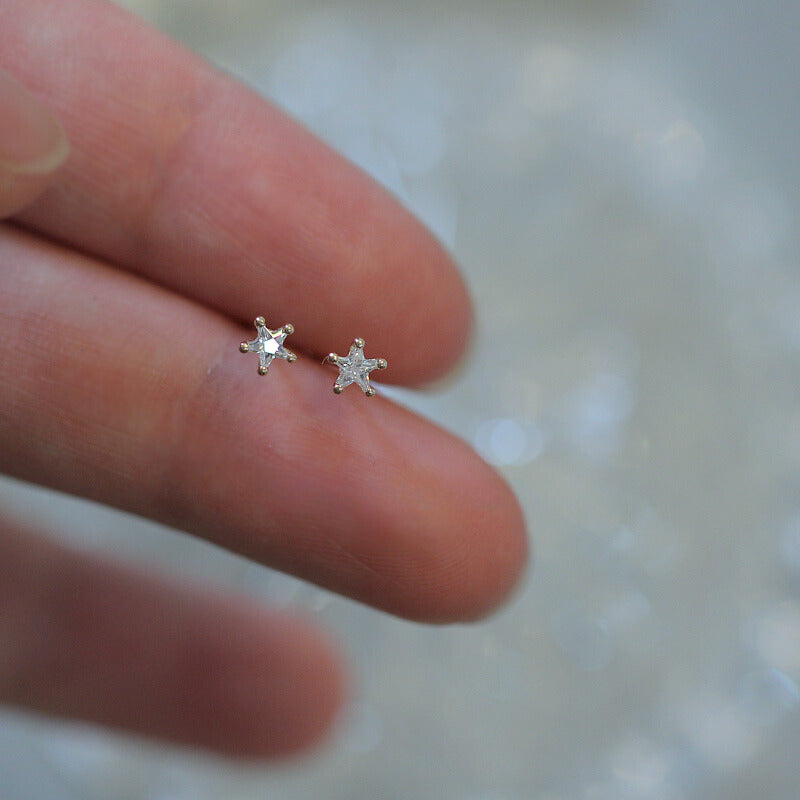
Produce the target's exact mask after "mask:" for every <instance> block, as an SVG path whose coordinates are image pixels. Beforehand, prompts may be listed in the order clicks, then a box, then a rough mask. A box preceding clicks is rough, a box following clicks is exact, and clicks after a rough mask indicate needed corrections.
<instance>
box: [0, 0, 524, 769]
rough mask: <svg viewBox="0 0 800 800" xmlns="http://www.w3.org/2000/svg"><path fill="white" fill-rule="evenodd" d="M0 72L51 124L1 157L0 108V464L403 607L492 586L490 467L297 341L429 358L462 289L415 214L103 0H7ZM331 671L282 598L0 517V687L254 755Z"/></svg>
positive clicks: (403, 358)
mask: <svg viewBox="0 0 800 800" xmlns="http://www.w3.org/2000/svg"><path fill="white" fill-rule="evenodd" d="M0 70H2V73H0V120H2V121H8V120H17V122H16V123H15V124H18V125H21V124H22V123H21V122H19V120H20V119H22V116H23V114H22V112H21V111H20V108H21V107H22V106H24V99H23V101H20V99H19V98H20V95H19V92H20V91H25V90H24V89H23V87H27V90H29V91H30V93H31V94H30V98H29V99H30V102H31V103H34V104H38V106H37V107H36V108H37V109H38V110H36V109H34V110H31V108H33V106H31V108H28V110H27V111H25V112H24V113H25V114H34V116H35V114H40V115H45V116H46V115H47V114H50V115H52V116H51V118H48V119H50V121H51V122H52V124H53V125H54V126H55V127H53V128H49V129H47V130H49V131H50V134H48V133H47V130H46V128H47V125H48V124H50V123H49V122H48V121H47V120H45V122H44V123H42V124H41V125H39V127H38V128H37V130H38V131H39V135H40V137H41V138H40V140H36V139H35V137H33V135H32V134H31V135H30V136H25V137H21V141H19V142H18V145H19V147H21V148H22V149H23V150H24V149H25V147H29V148H30V149H31V151H32V152H28V153H22V152H21V151H19V150H18V151H17V155H16V156H14V157H15V158H17V162H13V158H12V159H11V162H9V160H8V158H6V160H5V161H4V160H3V146H4V145H3V138H2V137H3V134H2V129H0V215H3V216H6V217H8V218H10V219H9V221H7V222H5V223H0V366H1V367H2V369H0V471H2V472H4V473H6V474H9V475H13V476H15V477H18V478H22V479H24V480H27V481H32V482H36V483H39V484H42V485H44V486H49V487H53V488H56V489H59V490H62V491H67V492H71V493H74V494H78V495H82V496H84V497H88V498H91V499H93V500H97V501H100V502H102V503H106V504H109V505H113V506H116V507H118V508H121V509H125V510H127V511H130V512H133V513H136V514H140V515H142V516H146V517H149V518H151V519H154V520H158V521H160V522H164V523H167V524H169V525H172V526H174V527H177V528H180V529H182V530H185V531H188V532H190V533H192V534H195V535H197V536H201V537H204V538H206V539H208V540H210V541H213V542H215V543H217V544H218V545H220V546H222V547H226V548H229V549H231V550H234V551H236V552H238V553H242V554H244V555H246V556H249V557H250V558H253V559H255V560H258V561H261V562H263V563H265V564H268V565H270V566H272V567H275V568H278V569H281V570H284V571H287V572H290V573H292V574H294V575H298V576H300V577H302V578H304V579H306V580H309V581H312V582H314V583H316V584H319V585H320V586H324V587H327V588H329V589H332V590H334V591H337V592H340V593H341V594H344V595H347V596H349V597H352V598H355V599H357V600H359V601H361V602H364V603H368V604H370V605H372V606H375V607H376V608H379V609H382V610H384V611H388V612H390V613H393V614H397V615H400V616H403V617H407V618H410V619H414V620H418V621H424V622H439V623H443V622H452V621H468V620H474V619H478V618H481V617H483V616H484V615H486V614H487V613H489V612H490V611H492V610H493V609H495V608H496V607H497V606H498V605H500V604H501V603H502V602H503V601H504V600H505V598H506V597H507V596H508V594H509V592H510V591H511V589H512V587H513V586H514V584H515V583H516V581H517V580H518V578H519V576H520V573H521V571H522V569H523V567H524V564H525V561H526V558H527V545H526V536H525V527H524V522H523V519H522V515H521V512H520V509H519V506H518V504H517V502H516V500H515V498H514V496H513V494H512V493H511V491H510V490H509V488H508V486H507V485H506V484H505V482H504V481H503V480H502V479H501V478H500V477H499V476H498V475H497V474H496V473H495V472H494V471H493V470H491V469H490V468H489V467H488V466H487V465H486V464H485V463H484V462H482V461H481V460H480V459H479V458H478V457H477V456H476V455H475V454H474V453H473V452H472V451H471V450H470V449H469V448H468V447H467V446H466V445H465V444H464V443H462V442H460V441H459V440H457V439H456V438H454V437H453V436H451V435H450V434H448V433H446V432H444V431H442V430H441V429H439V428H437V427H435V426H433V425H432V424H430V423H429V422H427V421H425V420H422V419H420V418H419V417H417V416H415V415H413V414H411V413H409V412H408V411H405V410H403V409H401V408H399V407H397V406H395V405H394V404H392V403H391V402H389V401H387V400H385V399H382V398H381V397H380V396H378V397H375V398H372V399H369V398H365V397H364V396H363V395H362V394H361V393H360V392H356V391H350V392H345V393H344V394H343V395H342V396H341V397H336V396H335V395H334V394H333V393H332V392H331V385H332V381H333V378H334V377H335V371H334V370H332V369H331V368H330V367H327V368H326V367H324V366H321V365H320V363H319V362H320V359H321V355H322V354H325V353H328V352H330V351H331V350H332V349H337V348H338V349H339V350H342V349H346V347H347V346H348V344H349V343H350V342H352V341H353V338H354V337H355V336H357V335H358V336H361V335H363V336H364V338H365V339H366V340H367V342H368V343H369V349H370V352H371V353H376V354H380V355H381V356H385V357H386V359H387V360H388V362H389V368H388V369H387V370H386V371H385V372H382V373H381V379H384V380H386V381H388V382H396V383H400V384H408V385H414V384H421V383H424V382H426V381H430V380H431V379H434V378H436V377H438V376H440V375H442V374H444V373H445V372H446V371H447V370H448V369H450V368H451V367H452V366H453V364H454V363H455V362H456V361H457V359H458V358H459V357H460V355H461V354H462V353H463V350H464V348H465V346H466V343H467V340H468V334H469V328H470V320H471V310H470V302H469V298H468V295H467V292H466V289H465V287H464V284H463V282H462V280H461V278H460V277H459V274H458V272H457V270H456V268H455V266H454V265H453V263H452V261H451V260H450V258H449V257H448V255H447V254H446V253H445V252H444V250H443V249H442V248H441V247H440V245H439V244H438V243H437V242H436V241H435V240H434V239H433V237H432V236H431V235H430V234H429V233H428V232H427V231H426V230H425V229H424V228H423V227H422V226H420V224H419V223H418V222H417V221H415V220H414V219H413V218H412V217H411V216H410V215H409V214H408V212H406V211H405V210H404V209H403V208H402V207H401V206H400V205H398V203H397V202H396V201H395V200H394V199H393V198H392V197H391V196H390V195H389V194H388V193H386V192H385V191H384V190H383V189H381V188H380V187H378V186H377V185H376V184H375V183H373V182H372V181H371V180H370V179H368V178H367V177H366V176H365V175H364V174H362V173H361V172H360V171H359V170H358V169H357V168H355V167H354V166H352V165H351V164H348V163H347V162H346V161H344V160H343V159H342V158H340V157H339V156H337V155H336V154H335V153H333V152H331V151H330V150H329V149H328V148H326V147H325V146H324V145H323V144H321V143H320V142H319V141H318V140H317V139H315V138H314V137H313V136H311V135H310V134H309V133H308V132H307V131H305V130H303V129H302V128H301V127H300V126H298V125H297V124H296V123H295V122H293V121H291V120H289V119H287V118H286V117H285V116H284V115H282V114H281V112H279V111H278V110H276V109H275V108H273V107H271V106H270V105H269V104H268V103H266V102H265V101H264V100H263V99H261V98H260V97H259V96H257V95H256V94H255V93H253V92H252V91H251V90H249V89H248V88H246V87H244V86H242V85H241V84H239V83H237V82H236V81H234V80H233V79H231V78H230V77H228V76H225V75H223V74H221V73H219V72H218V71H216V70H215V69H214V68H212V67H211V66H209V65H208V64H206V63H205V62H203V61H202V60H200V59H199V58H197V57H196V56H195V55H193V54H192V53H190V52H187V51H186V50H185V49H183V48H182V47H180V46H179V45H177V44H175V43H174V42H172V41H170V40H169V39H167V38H166V37H164V36H163V35H162V34H160V33H159V32H157V31H154V30H152V29H150V28H148V27H147V26H146V25H144V24H142V23H141V22H140V21H138V20H137V19H135V18H133V17H131V16H130V15H128V14H127V13H125V12H123V11H121V10H120V9H118V8H116V7H114V6H112V5H109V4H106V3H103V2H96V0H69V2H58V3H54V2H52V0H7V1H6V2H5V3H3V4H2V5H1V6H0ZM10 76H13V78H12V77H10ZM3 81H5V84H3ZM12 81H13V85H12V83H11V82H12ZM3 85H5V86H6V91H5V93H4V91H3ZM9 86H11V88H8V87H9ZM43 109H44V110H43ZM32 119H33V117H32ZM39 122H42V120H41V119H40V120H39ZM7 127H8V126H7ZM34 127H36V126H34ZM59 132H65V134H66V138H67V139H68V141H69V145H70V147H69V148H68V150H69V155H68V157H67V150H66V149H63V151H62V152H60V155H59V152H58V150H57V148H58V147H62V148H63V147H64V143H63V142H60V140H59V135H60V134H59ZM48 135H51V136H52V141H50V140H48V139H47V136H48ZM12 144H13V143H12ZM47 147H50V148H51V150H50V151H48V152H50V155H51V156H52V158H51V162H52V163H50V162H48V161H47V159H46V158H45V159H44V160H43V161H42V160H39V161H37V160H36V159H37V158H41V157H42V152H41V151H43V150H46V149H47ZM6 149H7V150H8V147H7V148H6ZM11 149H13V148H11ZM33 151H35V152H33ZM53 153H55V155H53ZM12 155H13V154H12ZM45 155H47V154H45ZM25 159H27V161H26V160H25ZM12 162H13V163H12ZM23 162H24V163H25V164H28V165H30V164H31V163H34V164H35V165H36V166H37V170H38V171H36V170H34V172H33V173H31V172H30V169H29V170H28V172H27V173H26V172H25V170H24V169H21V168H20V164H22V163H23ZM42 165H44V166H42ZM23 166H24V164H23ZM257 314H264V316H265V317H266V320H267V322H268V323H269V324H271V325H272V327H278V326H280V325H283V324H284V323H288V322H291V323H293V324H294V326H295V331H296V332H295V333H294V334H293V335H292V338H291V340H290V341H288V342H287V345H290V346H291V349H292V350H294V351H296V352H298V354H299V355H300V358H299V360H298V362H297V363H295V364H287V363H286V362H275V364H274V365H273V367H271V368H270V372H269V375H268V376H267V377H265V378H260V377H259V376H258V375H256V370H255V364H256V360H255V359H254V358H253V357H251V356H242V355H240V354H239V353H238V345H239V342H241V341H242V340H244V339H249V338H252V320H253V319H254V317H255V316H256V315H257ZM409 331H416V332H421V333H422V335H417V336H414V337H413V339H414V346H413V347H409V344H408V342H409V336H408V332H409ZM426 332H429V333H428V334H427V335H426ZM54 334H58V335H54ZM344 683H345V679H344V677H343V669H342V666H341V663H340V659H339V656H338V655H337V652H336V650H335V648H334V646H333V645H332V644H331V643H330V641H329V640H328V638H327V637H326V635H325V634H324V633H323V632H321V631H319V630H317V629H316V628H315V627H313V626H312V625H310V624H309V623H306V622H304V621H302V620H298V619H296V618H294V617H290V616H287V615H284V614H278V613H274V612H271V611H269V610H268V609H264V608H261V607H256V606H254V605H253V603H252V602H251V601H248V600H247V599H245V598H242V597H232V596H229V595H224V594H222V593H220V592H216V591H213V590H211V589H209V588H207V587H201V586H197V585H191V584H189V583H185V582H183V583H179V582H177V581H176V580H175V579H174V578H171V577H167V576H157V575H152V574H145V573H142V572H139V571H136V570H133V569H131V568H130V567H128V566H125V565H120V564H114V563H110V562H108V561H104V560H101V559H99V558H97V557H96V556H94V555H90V554H86V553H81V552H77V551H73V550H70V549H68V548H66V547H65V546H63V545H62V544H57V543H55V542H54V541H52V540H50V539H48V538H47V537H46V535H45V534H44V533H43V532H39V531H32V530H30V529H29V528H28V527H26V526H24V525H21V524H20V523H19V522H18V521H14V520H12V519H10V518H9V517H7V516H2V515H0V701H3V702H6V703H9V704H15V705H19V706H25V707H28V708H31V709H36V710H39V711H43V712H46V713H50V714H59V715H66V716H70V717H75V718H80V719H85V720H90V721H95V722H98V723H101V724H105V725H110V726H114V727H117V728H124V729H127V730H130V731H134V732H137V733H140V734H145V735H149V736H157V737H161V738H164V739H168V740H171V741H175V742H181V743H186V744H191V745H195V746H199V747H204V748H209V749H212V750H214V751H217V752H220V753H224V754H226V755H231V756H241V757H255V758H267V757H278V756H284V755H287V754H289V753H293V752H296V751H298V750H302V749H305V748H307V747H309V746H311V745H312V744H313V743H315V742H316V741H317V740H319V738H320V737H321V736H322V735H323V734H324V733H325V731H326V730H328V728H329V727H330V726H331V723H332V721H333V719H334V718H335V715H336V712H337V709H339V707H340V706H341V703H342V701H343V697H344V695H345V690H344Z"/></svg>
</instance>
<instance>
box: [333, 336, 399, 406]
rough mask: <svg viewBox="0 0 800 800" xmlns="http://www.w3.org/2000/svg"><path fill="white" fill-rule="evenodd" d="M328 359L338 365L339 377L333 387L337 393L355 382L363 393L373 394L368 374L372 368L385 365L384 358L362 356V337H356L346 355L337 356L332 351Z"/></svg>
mask: <svg viewBox="0 0 800 800" xmlns="http://www.w3.org/2000/svg"><path fill="white" fill-rule="evenodd" d="M330 360H331V361H332V362H333V363H334V364H336V366H337V367H339V377H338V378H337V379H336V383H335V384H334V387H333V389H334V391H335V392H337V393H339V392H341V391H343V390H344V389H345V387H347V386H349V385H350V384H351V383H355V384H357V385H358V386H359V387H360V388H361V390H362V391H363V392H364V393H365V394H367V395H373V394H375V390H374V389H373V388H372V386H370V382H369V374H370V372H372V371H373V370H376V369H384V368H385V367H386V361H385V359H382V358H364V341H363V339H356V340H355V342H353V344H352V345H351V346H350V352H349V353H348V354H347V355H346V356H337V355H336V354H335V353H332V354H331V359H330Z"/></svg>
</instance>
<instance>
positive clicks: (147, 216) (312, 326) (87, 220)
mask: <svg viewBox="0 0 800 800" xmlns="http://www.w3.org/2000/svg"><path fill="white" fill-rule="evenodd" d="M45 47H46V52H45V51H44V48H45ZM0 66H3V67H5V68H7V69H8V70H10V71H11V72H12V73H14V74H16V75H17V76H18V77H19V78H21V79H23V80H24V81H25V82H26V84H27V85H28V86H31V87H32V88H35V89H36V90H37V91H38V93H39V94H40V95H41V96H42V97H44V98H45V99H46V101H47V102H48V103H49V104H50V105H51V106H52V107H53V108H54V109H55V110H56V112H57V113H58V114H59V115H60V118H61V120H62V122H63V123H64V127H65V128H66V130H67V134H68V135H69V137H70V141H71V143H72V146H73V154H72V157H71V159H70V161H69V162H68V163H67V165H66V167H65V169H64V170H63V172H62V174H61V175H60V176H59V178H58V179H57V181H56V184H55V186H54V188H53V189H52V190H50V191H49V192H48V193H47V194H46V195H45V196H44V197H43V198H42V199H41V200H40V201H39V202H37V203H36V204H35V205H34V207H33V208H32V209H30V210H29V211H26V212H25V213H24V215H23V216H22V217H21V219H22V220H23V221H24V223H25V224H27V225H28V226H30V227H32V228H35V229H37V230H39V231H41V232H42V233H45V234H47V235H48V236H52V237H55V238H57V239H60V240H61V241H64V242H67V243H69V244H71V245H73V246H75V247H76V248H79V249H81V250H83V251H87V252H90V253H93V254H95V255H98V256H101V257H103V258H104V259H106V260H108V261H111V262H113V263H115V264H117V265H120V266H123V267H125V268H127V269H130V270H132V271H134V272H137V273H139V274H141V275H143V276H146V277H148V278H150V279H151V280H153V281H155V282H158V283H160V284H163V285H166V286H169V287H170V288H173V289H176V290H178V291H180V292H182V293H183V294H185V295H187V296H188V297H191V298H192V299H194V300H197V301H200V302H202V303H204V304H206V305H208V306H211V307H213V308H215V309H217V310H219V311H222V312H223V313H226V314H228V315H229V316H231V317H233V318H235V319H238V320H241V321H243V322H248V323H249V322H250V320H252V318H253V317H254V316H256V314H261V313H264V314H265V316H266V317H267V320H268V321H270V322H272V324H273V326H279V325H281V324H283V323H284V322H287V321H291V322H292V323H293V324H294V325H295V328H296V331H297V333H296V335H295V339H294V341H295V343H298V344H299V346H300V347H302V348H304V349H306V350H310V351H313V352H316V353H319V354H324V353H328V352H330V351H331V350H337V348H343V347H346V346H347V345H348V344H349V342H351V341H352V340H353V338H355V337H357V336H360V337H364V338H366V339H368V340H369V341H370V344H371V346H372V347H374V348H375V352H378V351H380V353H381V355H383V356H385V357H386V358H387V359H388V360H389V363H390V365H391V369H390V370H389V371H388V372H387V373H386V379H387V380H389V381H394V382H399V383H417V382H421V381H425V380H430V379H432V378H435V377H437V376H438V375H440V374H441V373H442V372H443V371H445V370H446V369H447V368H448V367H449V366H451V365H452V364H453V362H454V361H455V360H456V359H457V358H458V356H459V355H460V354H461V352H462V351H463V349H464V347H465V344H466V340H467V336H468V329H469V324H470V317H471V315H470V305H469V299H468V295H467V292H466V289H465V287H464V284H463V282H462V280H461V278H460V277H459V275H458V272H457V270H456V269H455V267H454V265H453V263H452V261H451V259H450V258H449V256H448V255H447V253H446V252H445V251H444V249H443V248H442V247H441V246H440V245H439V244H438V243H437V242H436V241H435V239H434V238H433V237H432V236H431V234H429V233H428V232H427V231H426V230H425V229H424V228H423V226H421V225H420V224H419V223H418V222H417V221H416V220H415V219H414V218H413V217H412V216H411V215H410V214H409V213H408V212H407V211H405V210H404V209H403V208H402V207H401V206H400V204H399V203H397V202H396V201H395V200H394V199H393V198H392V197H391V196H390V195H389V194H388V192H386V191H385V190H383V189H382V188H380V187H379V186H378V185H377V184H376V183H374V182H373V181H372V180H371V179H369V178H368V177H367V176H366V175H364V174H363V173H362V172H361V171H360V170H358V169H357V168H356V167H354V166H353V165H351V164H349V163H347V162H346V161H345V160H344V159H342V158H341V157H339V156H337V155H336V154H334V153H333V152H332V151H331V150H330V149H329V148H327V147H326V146H325V145H323V144H322V143H321V142H320V141H319V140H317V139H316V138H315V137H313V136H312V135H311V134H310V133H308V132H307V131H306V130H304V129H303V128H302V127H301V126H299V125H298V124H297V123H295V122H292V121H291V120H289V119H288V118H287V117H285V116H284V115H283V114H282V113H281V112H279V111H278V110H277V109H275V108H273V107H272V106H270V105H269V104H268V103H267V102H265V101H264V100H263V99H262V98H260V97H259V96H258V95H256V93H254V92H253V91H251V90H249V89H247V88H246V87H244V86H243V85H241V84H240V83H238V82H237V81H235V80H233V79H232V78H230V77H228V76H226V75H223V74H221V73H220V72H218V71H217V70H215V69H213V68H212V67H210V66H209V65H208V64H206V63H205V62H203V61H202V60H201V59H199V58H197V57H196V56H195V55H193V54H192V53H190V52H188V51H187V50H185V49H184V48H182V47H181V46H179V45H177V44H175V43H174V42H172V41H171V40H169V39H168V38H167V37H165V36H163V35H162V34H160V33H158V32H157V31H154V30H152V29H150V28H149V27H147V26H146V25H144V24H143V23H142V22H140V21H139V20H137V19H136V18H134V17H132V16H130V15H129V14H127V13H126V12H124V11H122V10H121V9H119V8H116V7H114V6H112V5H110V4H108V3H105V2H99V1H98V0H75V2H69V3H52V2H50V1H49V0H9V2H6V3H3V4H2V7H1V8H0ZM432 327H434V328H435V334H436V335H435V337H434V336H431V335H429V333H428V332H429V331H430V330H431V328H432ZM410 337H413V340H414V346H413V347H409V346H408V342H409V338H410Z"/></svg>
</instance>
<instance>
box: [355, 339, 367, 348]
mask: <svg viewBox="0 0 800 800" xmlns="http://www.w3.org/2000/svg"><path fill="white" fill-rule="evenodd" d="M353 344H354V345H355V346H356V347H360V348H361V349H362V350H363V349H364V346H365V345H366V342H365V341H364V340H363V339H362V338H360V337H359V338H358V339H354V340H353Z"/></svg>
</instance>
